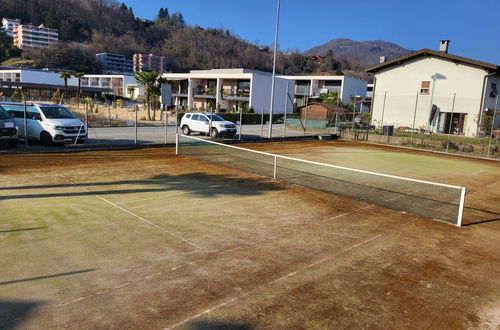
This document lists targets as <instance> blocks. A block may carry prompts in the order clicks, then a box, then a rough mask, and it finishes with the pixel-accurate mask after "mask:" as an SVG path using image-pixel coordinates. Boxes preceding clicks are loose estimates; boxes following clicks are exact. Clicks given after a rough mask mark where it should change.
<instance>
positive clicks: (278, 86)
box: [250, 74, 295, 114]
mask: <svg viewBox="0 0 500 330" xmlns="http://www.w3.org/2000/svg"><path fill="white" fill-rule="evenodd" d="M287 82H289V83H288V92H289V94H290V97H291V98H292V100H293V97H294V90H295V89H294V86H295V83H294V81H293V80H288V79H283V78H278V77H276V80H275V90H274V102H273V114H281V113H283V114H284V113H285V106H286V111H287V113H292V112H293V106H292V105H291V104H290V101H289V99H285V94H286V87H287ZM271 86H272V76H268V75H259V74H254V75H253V77H252V81H251V91H250V106H251V107H253V109H254V111H255V113H262V111H264V113H269V112H270V107H271Z"/></svg>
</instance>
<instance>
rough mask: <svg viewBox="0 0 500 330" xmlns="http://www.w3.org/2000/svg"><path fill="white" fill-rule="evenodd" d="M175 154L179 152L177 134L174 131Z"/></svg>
mask: <svg viewBox="0 0 500 330" xmlns="http://www.w3.org/2000/svg"><path fill="white" fill-rule="evenodd" d="M175 154H176V155H178V154H179V134H177V133H175Z"/></svg>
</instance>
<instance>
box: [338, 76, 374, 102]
mask: <svg viewBox="0 0 500 330" xmlns="http://www.w3.org/2000/svg"><path fill="white" fill-rule="evenodd" d="M367 85H368V82H367V81H366V80H362V79H356V78H352V77H348V76H344V78H343V81H342V95H341V101H342V103H344V104H349V103H352V100H353V99H352V97H353V96H354V95H358V96H361V97H362V98H364V97H366V86H367Z"/></svg>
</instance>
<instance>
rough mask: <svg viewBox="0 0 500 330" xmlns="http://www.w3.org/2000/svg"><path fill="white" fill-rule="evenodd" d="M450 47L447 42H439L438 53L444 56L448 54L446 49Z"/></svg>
mask: <svg viewBox="0 0 500 330" xmlns="http://www.w3.org/2000/svg"><path fill="white" fill-rule="evenodd" d="M449 46H450V41H449V40H440V41H439V51H440V52H443V53H445V54H448V47H449Z"/></svg>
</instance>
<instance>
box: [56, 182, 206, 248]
mask: <svg viewBox="0 0 500 330" xmlns="http://www.w3.org/2000/svg"><path fill="white" fill-rule="evenodd" d="M61 178H62V177H61ZM62 179H63V180H65V181H67V182H70V183H71V184H73V185H75V184H74V183H73V182H71V181H70V180H67V179H65V178H62ZM75 186H76V185H75ZM76 187H78V188H80V189H82V190H84V191H86V192H89V193H91V194H92V195H94V196H95V197H97V198H99V199H100V200H102V201H104V202H106V203H108V204H109V205H111V206H114V207H116V208H117V209H119V210H121V211H123V212H125V213H127V214H130V215H131V216H133V217H135V218H137V219H139V220H141V221H143V222H145V223H147V224H149V225H151V226H153V227H155V228H156V229H159V230H161V231H163V232H165V233H167V234H169V235H170V236H173V237H175V238H177V239H179V240H181V241H183V242H184V243H187V244H189V245H191V246H193V247H195V248H197V249H199V250H203V248H202V247H200V246H198V245H196V244H194V243H192V242H190V241H188V240H187V239H184V238H182V237H180V236H179V235H177V234H175V233H173V232H171V231H169V230H167V229H165V228H162V227H160V226H158V225H156V224H154V223H152V222H151V221H149V220H146V219H144V218H143V217H141V216H139V215H137V214H135V213H133V212H130V211H129V210H127V209H124V208H123V207H121V206H119V205H116V204H115V203H113V202H111V201H109V200H107V199H106V198H104V197H102V196H99V195H97V194H95V193H93V192H92V191H90V190H88V189H86V188H85V187H80V186H76Z"/></svg>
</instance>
